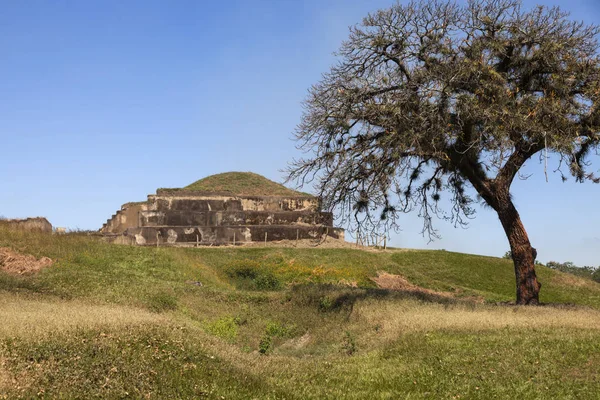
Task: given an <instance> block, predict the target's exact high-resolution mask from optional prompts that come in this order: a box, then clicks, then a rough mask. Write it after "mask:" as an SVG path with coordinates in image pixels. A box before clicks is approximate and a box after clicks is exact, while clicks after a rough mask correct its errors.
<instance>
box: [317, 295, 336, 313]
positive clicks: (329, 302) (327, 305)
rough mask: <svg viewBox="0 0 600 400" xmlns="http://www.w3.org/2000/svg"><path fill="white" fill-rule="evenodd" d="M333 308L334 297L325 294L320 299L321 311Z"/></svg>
mask: <svg viewBox="0 0 600 400" xmlns="http://www.w3.org/2000/svg"><path fill="white" fill-rule="evenodd" d="M332 308H333V299H332V298H331V297H329V296H323V297H321V298H320V299H319V311H321V312H327V311H329V310H331V309H332Z"/></svg>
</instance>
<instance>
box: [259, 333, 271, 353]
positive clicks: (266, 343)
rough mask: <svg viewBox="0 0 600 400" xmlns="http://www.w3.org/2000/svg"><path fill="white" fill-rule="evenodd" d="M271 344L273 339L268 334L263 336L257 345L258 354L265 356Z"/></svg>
mask: <svg viewBox="0 0 600 400" xmlns="http://www.w3.org/2000/svg"><path fill="white" fill-rule="evenodd" d="M272 344H273V338H272V337H271V336H270V335H268V334H264V335H263V336H262V337H261V338H260V342H259V343H258V352H259V353H260V354H267V352H268V351H269V350H271V345H272Z"/></svg>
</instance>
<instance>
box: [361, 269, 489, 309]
mask: <svg viewBox="0 0 600 400" xmlns="http://www.w3.org/2000/svg"><path fill="white" fill-rule="evenodd" d="M371 280H372V281H373V282H375V283H376V284H377V287H378V288H380V289H387V290H397V291H401V292H405V293H413V294H418V295H426V296H432V297H436V298H440V297H441V298H447V299H451V298H459V299H461V300H466V301H472V302H475V303H480V304H481V303H484V302H485V299H484V298H483V297H481V296H468V297H462V296H461V293H462V290H457V291H455V292H454V293H453V292H438V291H435V290H431V289H426V288H424V287H421V286H417V285H414V284H412V283H410V282H409V281H408V280H407V279H406V278H404V277H403V276H401V275H394V274H388V273H387V272H385V271H378V272H377V277H376V278H371Z"/></svg>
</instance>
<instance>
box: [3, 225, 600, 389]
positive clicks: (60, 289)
mask: <svg viewBox="0 0 600 400" xmlns="http://www.w3.org/2000/svg"><path fill="white" fill-rule="evenodd" d="M0 229H1V228H0ZM0 247H10V248H11V249H13V250H16V251H19V252H22V253H28V254H33V255H35V256H37V257H41V256H46V257H50V258H52V259H53V260H55V263H54V265H53V266H51V267H49V268H47V269H44V270H42V271H40V272H39V273H37V274H34V275H28V276H16V275H9V274H7V273H4V272H0V321H1V323H0V398H7V399H12V398H92V397H100V398H141V399H144V398H150V399H152V398H155V399H156V398H169V399H171V398H214V399H223V398H225V399H248V398H256V399H307V398H314V399H323V398H325V399H327V398H330V399H339V398H348V399H458V398H462V399H480V398H481V399H513V398H522V399H548V398H555V399H598V398H599V396H600V284H598V283H595V282H593V281H590V280H585V279H581V278H578V277H575V276H572V275H567V274H563V273H560V272H557V271H553V270H550V269H548V268H545V267H540V268H539V269H538V271H539V276H540V281H541V282H542V284H543V288H542V296H541V300H542V301H543V302H545V303H546V305H545V306H543V307H536V308H531V307H515V306H512V305H510V304H508V302H510V301H512V300H513V297H514V277H513V271H512V265H511V263H510V262H509V261H507V260H503V259H498V258H491V257H482V256H475V255H465V254H458V253H451V252H446V251H401V250H395V251H387V252H383V251H382V252H367V251H361V250H348V249H293V248H292V249H273V248H270V249H261V248H248V249H243V248H201V249H181V248H180V249H177V248H159V249H157V248H140V247H126V246H116V245H108V244H105V243H102V242H100V241H97V240H94V239H91V238H88V237H85V236H78V235H56V236H49V235H41V234H40V235H38V234H31V233H22V232H15V231H9V230H0ZM382 271H385V272H387V273H391V274H399V275H402V276H403V277H405V278H406V279H407V280H408V281H410V282H411V283H412V284H414V285H418V286H420V287H422V288H425V289H426V290H422V291H411V290H395V291H391V290H383V289H380V288H378V287H377V286H376V284H375V283H374V282H373V281H372V280H371V278H373V277H376V276H377V274H378V273H379V272H382Z"/></svg>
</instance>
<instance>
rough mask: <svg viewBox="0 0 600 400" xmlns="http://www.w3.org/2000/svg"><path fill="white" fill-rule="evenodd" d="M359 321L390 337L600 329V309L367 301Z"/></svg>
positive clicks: (356, 310) (358, 313)
mask: <svg viewBox="0 0 600 400" xmlns="http://www.w3.org/2000/svg"><path fill="white" fill-rule="evenodd" d="M354 318H356V319H357V321H356V323H357V324H360V325H364V326H368V327H374V326H379V327H380V329H379V333H383V334H384V335H386V336H387V337H388V339H395V338H397V337H398V336H399V335H402V334H407V333H416V332H432V331H440V330H442V331H463V332H471V333H472V332H483V331H492V330H501V329H507V328H509V329H511V328H514V329H547V328H548V329H561V328H568V329H591V330H600V311H597V310H593V309H588V308H559V307H549V306H548V307H518V306H505V305H501V306H495V305H475V304H469V303H467V304H453V305H447V304H446V305H443V304H433V303H428V304H425V303H421V302H417V301H405V302H403V303H400V304H399V303H398V302H391V301H365V302H363V303H359V304H357V305H355V307H354Z"/></svg>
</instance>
